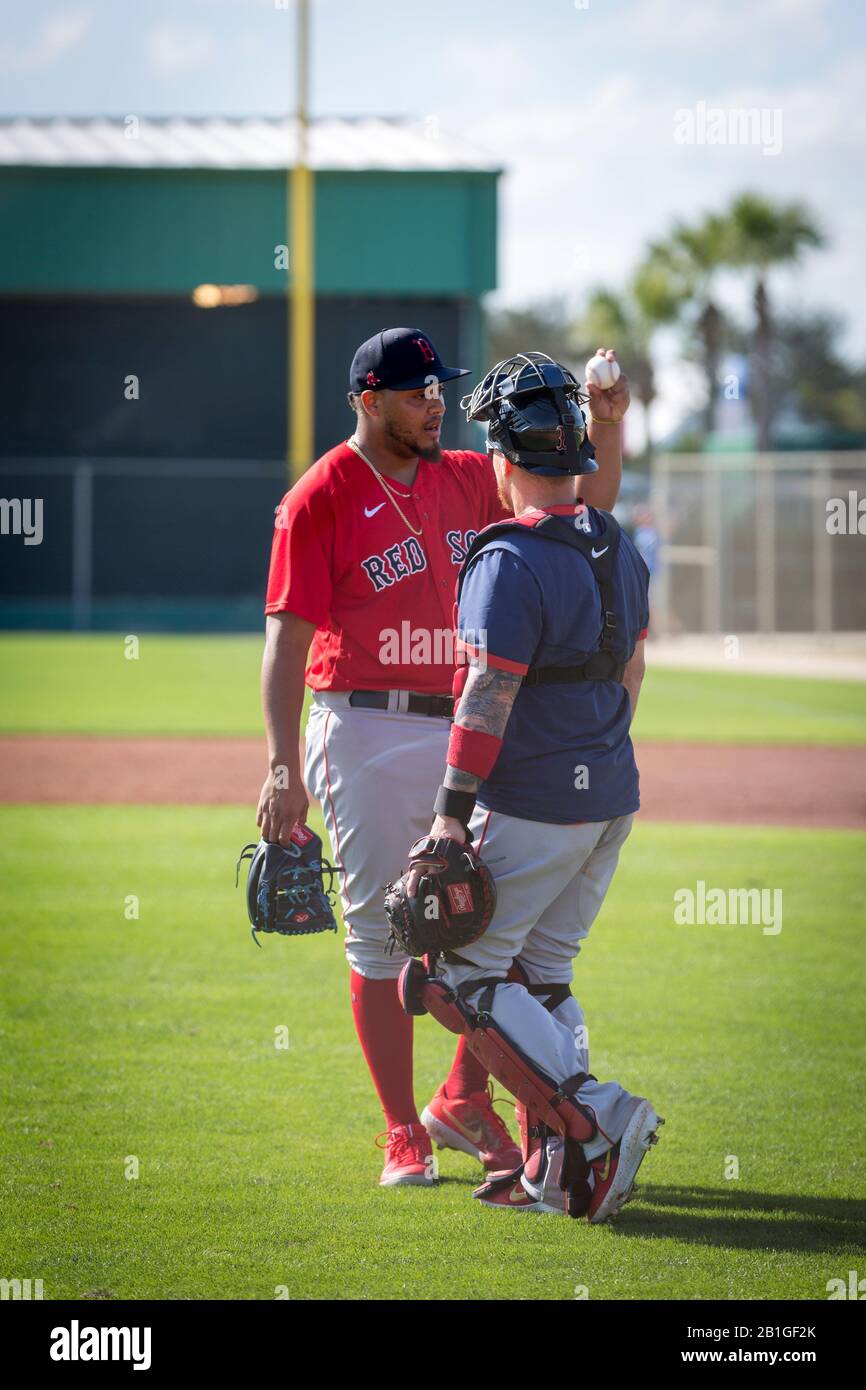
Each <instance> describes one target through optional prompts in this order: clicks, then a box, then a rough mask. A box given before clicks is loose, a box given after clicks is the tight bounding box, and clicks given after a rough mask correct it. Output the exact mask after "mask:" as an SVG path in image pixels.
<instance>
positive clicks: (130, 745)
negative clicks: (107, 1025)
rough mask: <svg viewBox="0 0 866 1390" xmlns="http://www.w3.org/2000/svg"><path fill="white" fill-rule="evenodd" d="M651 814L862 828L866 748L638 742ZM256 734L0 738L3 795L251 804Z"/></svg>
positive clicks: (258, 761)
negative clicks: (233, 735) (170, 736)
mask: <svg viewBox="0 0 866 1390" xmlns="http://www.w3.org/2000/svg"><path fill="white" fill-rule="evenodd" d="M638 761H639V764H640V769H641V799H642V805H643V810H642V814H643V815H644V816H645V817H647V818H649V819H651V820H667V821H715V822H720V823H726V822H730V823H733V824H742V825H781V826H784V825H789V826H816V827H817V826H825V827H830V828H839V827H848V828H852V829H857V830H862V829H864V828H866V748H838V747H832V748H808V747H750V746H732V745H725V744H698V743H647V744H643V745H640V744H639V745H638ZM264 772H265V751H264V744H263V742H262V740H261V739H258V738H231V739H219V738H196V739H191V738H127V739H121V738H102V737H93V738H72V737H62V738H61V737H47V736H46V737H40V738H23V737H11V736H7V737H0V802H54V803H62V804H69V803H101V804H112V803H117V804H123V805H130V804H133V805H138V804H143V803H151V804H159V803H162V804H173V805H200V806H215V805H232V804H236V803H246V804H247V805H249V806H250V807H253V806H254V805H255V803H256V800H257V798H258V793H259V789H260V787H261V783H262V778H263V776H264Z"/></svg>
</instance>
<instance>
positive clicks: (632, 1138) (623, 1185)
mask: <svg viewBox="0 0 866 1390" xmlns="http://www.w3.org/2000/svg"><path fill="white" fill-rule="evenodd" d="M663 1124H664V1120H662V1119H661V1118H660V1117H659V1116H658V1115H657V1114H656V1112H655V1110H654V1109H653V1108H652V1106H651V1105H650V1103H649V1101H648V1100H642V1101H641V1102H640V1104H639V1105H638V1106H637V1108H636V1109H635V1112H634V1114H633V1115H632V1117H631V1119H630V1120H629V1122H628V1124H627V1125H626V1130H625V1133H624V1134H623V1136H622V1138H621V1139H620V1140H619V1142H618V1143H617V1144H614V1146H613V1148H612V1149H608V1150H607V1152H606V1153H603V1154H602V1155H601V1156H600V1157H599V1158H594V1159H593V1160H592V1162H591V1163H590V1165H589V1168H590V1178H589V1181H590V1183H591V1185H592V1196H591V1197H590V1199H589V1207H588V1209H587V1213H586V1219H587V1221H588V1222H589V1223H590V1225H591V1226H597V1225H600V1224H601V1222H602V1221H608V1220H610V1218H611V1217H612V1216H616V1214H617V1212H619V1211H621V1210H622V1208H623V1207H624V1206H625V1204H626V1202H627V1201H628V1200H629V1198H630V1196H631V1194H632V1192H633V1191H634V1180H635V1177H636V1176H637V1170H638V1168H639V1167H640V1165H641V1164H642V1162H643V1160H644V1159H645V1158H646V1156H647V1154H648V1153H649V1151H650V1149H651V1148H652V1146H653V1144H657V1143H658V1135H657V1134H656V1129H657V1128H658V1126H659V1125H663Z"/></svg>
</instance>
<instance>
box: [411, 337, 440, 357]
mask: <svg viewBox="0 0 866 1390" xmlns="http://www.w3.org/2000/svg"><path fill="white" fill-rule="evenodd" d="M412 342H413V343H417V344H418V347H419V349H420V352H421V356H422V357H423V358H424V361H425V362H435V361H436V354H435V352H434V351H433V349H432V347H431V346H430V344H429V343H428V341H427V339H426V338H413V339H412Z"/></svg>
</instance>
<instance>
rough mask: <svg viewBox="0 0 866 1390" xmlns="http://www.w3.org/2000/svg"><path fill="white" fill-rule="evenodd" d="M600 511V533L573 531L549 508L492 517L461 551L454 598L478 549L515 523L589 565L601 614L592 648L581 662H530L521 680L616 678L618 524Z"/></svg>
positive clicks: (621, 665) (620, 667)
mask: <svg viewBox="0 0 866 1390" xmlns="http://www.w3.org/2000/svg"><path fill="white" fill-rule="evenodd" d="M602 515H603V517H604V523H605V529H604V534H603V535H602V536H591V535H588V534H587V533H586V531H581V530H578V529H577V527H576V526H574V524H573V523H572V521H571V520H570V518H568V517H564V516H557V515H556V514H555V513H553V512H541V511H532V512H524V513H523V515H522V516H516V517H514V518H513V520H509V521H496V522H494V523H493V525H492V526H485V528H484V530H483V531H479V533H478V535H477V536H476V538H475V540H474V541H473V542H472V544H471V545H470V547H469V549H468V551H467V552H466V557H465V559H464V561H463V564H462V565H461V566H460V574H459V576H458V579H457V602H458V603H459V602H460V593H461V590H462V588H463V579H464V576H465V574H466V571H467V569H468V567H469V565H470V564H471V563H472V561H473V560H474V558H475V556H476V555H478V554H480V552H481V551H482V550H483V549H484V548H485V546H487V545H489V544H490V542H491V541H492V540H496V539H498V537H499V536H507V535H509V534H510V533H512V532H513V531H514V529H515V527H518V526H519V527H523V528H526V527H529V529H530V530H532V531H535V532H537V533H538V534H539V535H541V536H544V537H545V538H546V539H548V540H551V541H557V542H558V543H559V544H560V545H568V546H571V548H572V550H577V551H579V552H580V554H581V555H582V556H583V557H584V559H585V560H586V561H587V563H588V564H589V567H590V569H591V570H592V573H593V577H594V579H595V582H596V584H597V585H598V589H599V593H600V595H601V606H602V610H603V613H604V618H603V621H602V628H601V632H600V634H599V639H598V650H597V651H594V652H593V653H592V655H591V656H589V657H587V659H586V661H582V662H579V663H577V664H575V665H573V666H530V668H529V670H528V671H527V673H526V675H525V676H524V677H523V682H522V684H523V685H571V684H572V683H574V682H576V681H621V680H622V677H623V672H624V671H625V662H624V661H622V660H621V658H620V656H619V655H618V654H617V651H616V649H615V646H614V643H615V639H616V637H617V636H618V635H619V634H620V633H621V634H622V639H623V640H625V641H627V640H628V638H627V636H626V634H625V632H624V630H623V624H622V622H621V621H620V619H619V618H618V616H617V611H616V597H615V590H614V582H613V581H614V574H615V572H616V557H617V554H618V552H619V540H620V527H619V523H618V522H617V521H616V520H615V519H614V517H612V516H611V514H610V512H603V513H602ZM620 650H621V649H620ZM455 693H456V692H455Z"/></svg>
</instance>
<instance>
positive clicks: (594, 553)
mask: <svg viewBox="0 0 866 1390" xmlns="http://www.w3.org/2000/svg"><path fill="white" fill-rule="evenodd" d="M383 505H384V504H383ZM605 550H610V546H609V545H606V546H605V547H604V549H603V550H596V548H595V546H593V547H592V558H593V560H597V559H598V557H599V555H603V554H604V552H605Z"/></svg>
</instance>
